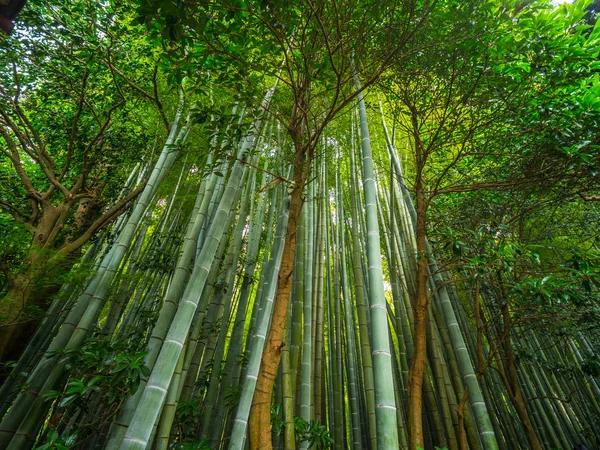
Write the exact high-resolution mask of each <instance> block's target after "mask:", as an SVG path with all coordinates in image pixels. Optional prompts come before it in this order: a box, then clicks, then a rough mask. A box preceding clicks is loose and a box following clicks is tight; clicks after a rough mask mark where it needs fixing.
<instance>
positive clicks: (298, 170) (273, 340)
mask: <svg viewBox="0 0 600 450" xmlns="http://www.w3.org/2000/svg"><path fill="white" fill-rule="evenodd" d="M305 155H306V148H305V147H303V146H297V147H296V155H295V158H294V177H293V181H294V186H293V190H292V194H291V202H290V210H289V219H288V224H287V231H286V235H285V245H284V249H283V256H282V259H281V268H280V270H279V275H278V277H277V290H276V294H275V303H274V305H273V319H272V322H271V328H270V330H269V334H268V336H267V341H266V345H265V349H264V352H263V355H262V359H261V364H260V372H259V376H258V379H257V382H256V389H255V393H254V398H253V400H252V409H251V411H250V422H249V428H250V429H249V432H250V448H251V449H252V450H271V448H272V443H271V395H272V393H273V384H274V383H275V377H276V376H277V369H278V368H279V362H280V360H281V350H282V348H283V332H284V330H285V324H286V317H287V310H288V303H289V299H290V292H291V288H292V272H293V269H294V256H295V253H296V230H297V228H298V222H299V219H300V212H301V210H302V192H303V188H304V182H305V179H306V175H305V174H306V171H307V169H306V166H305Z"/></svg>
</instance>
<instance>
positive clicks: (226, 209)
mask: <svg viewBox="0 0 600 450" xmlns="http://www.w3.org/2000/svg"><path fill="white" fill-rule="evenodd" d="M271 92H272V91H271ZM270 98H271V95H269V94H267V96H266V98H265V103H263V108H264V109H266V108H267V107H268V102H269V101H270ZM255 128H256V129H259V130H260V128H261V127H260V126H257V127H255ZM255 139H256V138H255V136H254V135H248V136H246V138H245V141H244V143H243V144H242V148H241V149H240V152H239V154H238V159H237V161H236V163H235V165H234V168H233V170H232V173H231V175H230V177H229V181H228V183H227V188H226V189H225V192H224V195H223V197H222V198H221V201H220V202H219V207H218V209H217V211H216V213H215V218H214V219H213V222H212V224H211V226H210V229H209V232H208V236H207V238H206V242H205V244H204V246H203V247H202V251H201V252H200V255H199V257H198V260H199V261H202V263H201V264H200V265H197V266H196V267H195V268H194V271H193V273H192V276H191V277H190V282H189V283H188V285H187V286H186V289H185V291H184V294H183V297H182V300H181V302H180V303H179V306H178V308H177V313H176V314H175V317H174V319H173V324H172V325H171V327H170V329H169V333H168V334H167V339H166V340H165V342H164V343H163V347H162V349H161V352H160V354H159V356H158V359H157V362H156V365H155V369H154V370H153V371H152V374H151V375H150V379H149V380H148V385H147V386H146V388H145V389H144V393H143V394H142V398H141V399H140V403H139V407H138V409H137V411H136V413H135V414H134V416H133V419H132V421H131V424H130V426H129V427H128V430H127V433H126V434H125V438H124V439H123V443H122V444H121V447H120V448H121V449H123V450H125V449H140V450H142V449H145V447H146V445H147V444H148V439H149V437H150V433H151V432H152V426H153V424H154V422H155V420H156V417H157V416H158V412H159V411H160V409H161V407H162V404H163V401H164V398H165V396H166V392H167V389H168V386H169V383H170V381H171V377H172V376H173V371H174V369H175V365H176V363H177V359H178V358H179V355H180V353H181V350H182V348H183V343H184V342H185V339H186V336H187V333H188V331H189V329H190V325H191V322H192V318H193V316H194V313H195V311H196V308H197V306H198V302H199V300H200V296H201V295H202V290H203V289H204V286H205V283H206V279H207V277H208V273H209V271H210V266H211V265H212V264H213V260H214V256H215V253H216V251H217V248H218V246H219V243H220V242H221V239H222V235H223V231H224V227H225V224H226V222H227V219H228V217H229V214H230V211H231V208H232V206H233V200H234V197H235V194H236V191H237V188H238V186H239V183H240V181H241V179H242V175H243V172H244V167H245V164H244V162H245V161H246V158H247V154H248V151H249V150H250V149H251V148H253V147H254V142H255Z"/></svg>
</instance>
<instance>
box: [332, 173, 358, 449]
mask: <svg viewBox="0 0 600 450" xmlns="http://www.w3.org/2000/svg"><path fill="white" fill-rule="evenodd" d="M339 177H340V174H339V172H338V182H337V184H338V189H337V195H338V200H337V202H336V204H337V209H336V212H337V214H338V218H339V219H338V220H339V228H340V247H339V253H340V255H341V259H342V260H341V276H342V297H343V299H344V324H345V326H346V342H347V345H346V351H347V354H348V403H349V406H350V418H351V424H352V434H351V436H352V441H351V442H352V446H351V448H353V449H355V450H360V448H361V441H362V438H361V433H360V416H359V414H360V411H359V407H358V377H357V375H356V367H357V365H358V362H357V360H356V356H355V354H354V348H355V339H356V338H355V336H354V322H353V320H352V304H351V300H350V293H349V290H348V274H347V264H346V240H345V238H344V234H345V227H344V219H345V214H344V202H343V199H342V195H341V190H340V189H339V184H341V183H340V181H339ZM330 326H331V324H330Z"/></svg>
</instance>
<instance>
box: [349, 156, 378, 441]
mask: <svg viewBox="0 0 600 450" xmlns="http://www.w3.org/2000/svg"><path fill="white" fill-rule="evenodd" d="M350 156H351V158H350V159H351V161H352V163H353V164H352V168H353V170H351V171H350V174H351V179H350V219H351V221H350V222H351V234H352V270H353V274H354V287H355V295H356V312H357V317H358V324H359V335H360V348H361V351H360V353H361V355H362V369H363V382H364V386H365V387H364V391H365V396H366V409H367V417H368V423H369V433H368V436H369V439H370V445H371V448H372V449H376V448H377V417H376V414H375V404H376V403H375V383H374V380H373V362H372V356H371V338H370V333H369V327H368V309H367V304H366V299H365V292H366V291H365V286H364V278H363V269H362V257H361V254H362V247H361V240H360V236H359V228H358V223H359V218H358V208H357V204H358V198H357V197H358V195H359V194H358V192H357V191H358V187H357V186H358V182H357V181H356V179H355V177H354V173H355V170H356V169H355V165H354V152H351V153H350Z"/></svg>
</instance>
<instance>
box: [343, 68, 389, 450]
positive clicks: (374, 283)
mask: <svg viewBox="0 0 600 450" xmlns="http://www.w3.org/2000/svg"><path fill="white" fill-rule="evenodd" d="M354 83H355V85H356V89H357V90H358V91H359V92H358V108H359V114H360V129H361V137H362V146H361V149H362V168H363V188H364V193H365V209H366V225H367V260H368V265H369V270H368V273H369V300H370V301H369V304H370V309H371V331H372V332H371V336H372V342H371V346H372V355H373V372H374V381H375V401H376V405H375V411H376V415H377V448H378V449H381V450H383V449H391V448H398V445H399V444H398V429H397V427H396V401H395V396H394V383H393V379H392V377H393V370H392V358H391V353H390V342H389V327H388V320H387V310H386V300H385V294H384V289H383V271H382V263H381V245H380V241H379V224H378V220H377V204H376V202H377V188H376V186H375V179H374V177H375V176H374V173H373V156H372V154H371V143H370V137H369V128H368V125H367V110H366V107H365V101H364V98H363V94H362V91H361V86H360V81H359V80H358V75H357V74H356V72H355V73H354Z"/></svg>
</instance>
